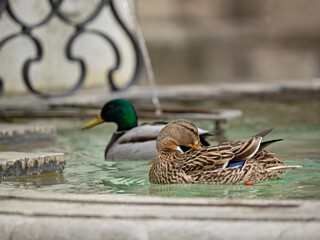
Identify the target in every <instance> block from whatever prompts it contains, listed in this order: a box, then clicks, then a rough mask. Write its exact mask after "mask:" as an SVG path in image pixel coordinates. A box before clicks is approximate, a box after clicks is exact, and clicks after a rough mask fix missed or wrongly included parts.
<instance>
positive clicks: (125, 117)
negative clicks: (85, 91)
mask: <svg viewBox="0 0 320 240" xmlns="http://www.w3.org/2000/svg"><path fill="white" fill-rule="evenodd" d="M102 122H114V123H116V124H117V125H118V129H117V131H124V130H129V129H131V128H133V127H136V126H137V124H138V118H137V114H136V111H135V110H134V107H133V106H132V104H131V103H130V102H128V101H127V100H124V99H115V100H112V101H110V102H107V103H106V104H105V105H104V106H103V107H102V109H101V112H100V115H99V116H98V117H97V118H96V119H94V120H92V121H91V122H88V123H87V124H86V125H85V126H84V127H83V129H86V128H90V127H93V126H95V125H97V124H100V123H102Z"/></svg>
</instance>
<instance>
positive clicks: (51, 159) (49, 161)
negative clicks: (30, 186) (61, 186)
mask: <svg viewBox="0 0 320 240" xmlns="http://www.w3.org/2000/svg"><path fill="white" fill-rule="evenodd" d="M65 164H66V159H65V155H64V154H63V153H24V152H0V178H4V177H23V176H37V175H44V174H52V173H59V172H62V171H63V169H64V167H65Z"/></svg>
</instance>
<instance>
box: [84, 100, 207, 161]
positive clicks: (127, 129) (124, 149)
mask: <svg viewBox="0 0 320 240" xmlns="http://www.w3.org/2000/svg"><path fill="white" fill-rule="evenodd" d="M104 122H113V123H115V124H116V125H117V130H116V131H115V132H114V133H113V135H112V137H111V139H110V140H109V143H108V144H107V146H106V148H105V160H154V159H155V157H156V156H157V148H156V139H157V137H158V134H159V132H160V131H161V129H162V128H163V127H164V126H165V125H166V124H167V123H168V122H164V121H157V122H151V123H143V124H141V125H138V117H137V113H136V110H135V108H134V107H133V105H132V104H131V103H130V102H129V101H127V100H125V99H113V100H111V101H109V102H107V103H105V104H104V106H103V107H102V108H101V111H100V114H98V116H97V117H96V118H95V119H93V120H91V121H89V122H87V123H86V124H85V125H84V126H83V127H82V129H89V128H91V127H94V126H96V125H98V124H101V123H104ZM199 133H200V138H201V141H202V144H203V145H209V143H208V142H207V141H206V140H205V137H206V136H208V135H210V132H209V131H207V130H203V129H200V128H199ZM186 150H188V148H185V147H183V146H181V148H180V151H181V152H183V151H186Z"/></svg>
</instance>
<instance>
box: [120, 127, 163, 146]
mask: <svg viewBox="0 0 320 240" xmlns="http://www.w3.org/2000/svg"><path fill="white" fill-rule="evenodd" d="M163 127H164V125H163V124H157V125H152V124H143V125H140V126H137V127H134V128H132V129H130V130H129V131H126V132H125V134H123V135H122V136H121V137H120V138H119V139H118V144H126V143H138V142H146V141H155V140H156V139H157V137H158V135H159V132H160V131H161V129H162V128H163Z"/></svg>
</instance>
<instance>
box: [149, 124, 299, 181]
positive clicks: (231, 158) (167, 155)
mask: <svg viewBox="0 0 320 240" xmlns="http://www.w3.org/2000/svg"><path fill="white" fill-rule="evenodd" d="M271 131H272V129H271V128H270V129H267V130H265V131H263V132H261V133H259V134H257V135H255V136H253V137H251V138H249V139H246V140H243V141H234V142H225V143H222V144H220V145H218V146H208V147H202V146H201V143H200V141H199V134H198V129H197V128H196V127H195V125H193V124H192V123H191V122H189V121H187V120H176V121H173V122H171V123H169V124H168V125H167V126H166V127H164V128H163V129H162V130H161V132H160V134H159V136H158V139H157V149H158V152H159V153H158V156H157V157H156V160H155V162H154V163H153V165H152V167H151V169H150V172H149V181H150V182H151V183H157V184H171V183H245V182H247V181H252V182H254V183H257V182H261V181H265V180H275V179H279V178H280V177H282V176H283V175H284V174H285V173H286V172H287V171H288V170H290V169H294V168H297V167H299V166H285V165H284V164H283V163H282V162H281V161H280V160H279V159H278V158H276V157H275V156H274V154H273V153H271V152H267V151H266V150H263V148H264V147H266V146H267V145H269V144H271V143H273V142H276V141H280V140H281V139H276V140H271V141H268V142H264V143H263V142H261V140H262V139H263V138H264V137H265V136H266V135H267V134H268V133H269V132H271ZM179 145H182V146H187V147H190V148H191V150H189V151H187V152H185V153H181V152H180V151H178V150H177V147H178V146H179Z"/></svg>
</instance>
